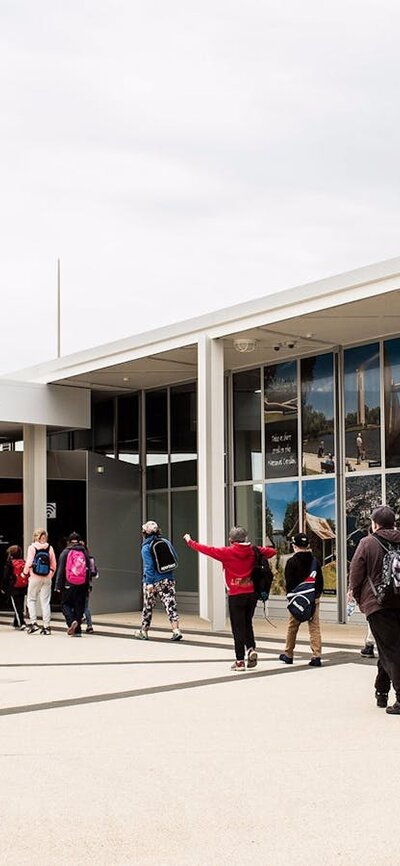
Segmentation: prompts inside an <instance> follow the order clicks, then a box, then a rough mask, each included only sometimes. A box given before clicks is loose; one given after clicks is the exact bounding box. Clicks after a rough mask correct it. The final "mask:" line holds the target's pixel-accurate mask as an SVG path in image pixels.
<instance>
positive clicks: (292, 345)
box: [286, 342, 296, 349]
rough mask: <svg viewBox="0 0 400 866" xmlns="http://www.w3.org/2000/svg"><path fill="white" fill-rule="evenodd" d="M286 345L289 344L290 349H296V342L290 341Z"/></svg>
mask: <svg viewBox="0 0 400 866" xmlns="http://www.w3.org/2000/svg"><path fill="white" fill-rule="evenodd" d="M286 345H287V347H288V349H294V347H295V345H296V343H292V342H290V343H286Z"/></svg>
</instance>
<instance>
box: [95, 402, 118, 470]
mask: <svg viewBox="0 0 400 866" xmlns="http://www.w3.org/2000/svg"><path fill="white" fill-rule="evenodd" d="M92 411H93V430H94V450H95V451H97V452H98V453H99V454H105V455H106V456H107V457H114V454H115V448H114V400H113V399H108V400H102V401H101V402H98V403H94V405H93V410H92Z"/></svg>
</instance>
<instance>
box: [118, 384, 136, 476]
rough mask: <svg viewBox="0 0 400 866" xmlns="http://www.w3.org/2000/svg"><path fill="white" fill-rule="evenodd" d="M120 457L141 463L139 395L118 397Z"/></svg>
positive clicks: (127, 461) (127, 460)
mask: <svg viewBox="0 0 400 866" xmlns="http://www.w3.org/2000/svg"><path fill="white" fill-rule="evenodd" d="M118 459H119V460H124V461H125V463H139V397H138V394H130V395H129V396H127V397H118Z"/></svg>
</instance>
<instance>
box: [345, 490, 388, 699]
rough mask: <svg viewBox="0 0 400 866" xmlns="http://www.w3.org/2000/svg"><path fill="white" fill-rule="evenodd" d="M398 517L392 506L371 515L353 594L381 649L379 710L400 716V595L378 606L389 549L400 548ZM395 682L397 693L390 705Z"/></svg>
mask: <svg viewBox="0 0 400 866" xmlns="http://www.w3.org/2000/svg"><path fill="white" fill-rule="evenodd" d="M395 523H396V515H395V513H394V511H393V509H392V508H389V506H388V505H381V506H380V507H379V508H375V509H374V511H373V512H372V515H371V529H372V533H371V534H369V535H367V536H366V537H365V538H362V539H361V541H360V542H359V544H358V546H357V548H356V551H355V553H354V556H353V559H352V560H351V564H350V575H349V592H351V593H352V594H353V596H354V598H355V600H356V602H357V604H358V606H359V608H360V610H361V611H362V613H364V614H365V616H366V617H367V620H368V624H369V626H370V628H371V632H372V634H373V636H374V638H375V642H376V648H377V650H378V656H379V658H378V673H377V676H376V679H375V698H376V703H377V706H378V707H385V708H386V712H387V713H388V714H389V715H396V716H399V715H400V595H395V594H394V593H393V594H392V595H390V596H389V598H387V599H386V600H385V601H384V603H383V604H378V602H377V600H376V596H375V593H374V585H375V586H376V585H377V584H379V583H380V582H381V580H382V566H383V559H384V556H385V553H386V550H387V549H388V547H389V546H390V547H392V546H394V547H395V548H398V547H399V546H400V532H399V530H398V529H396V526H395ZM391 683H392V684H393V688H394V691H395V694H396V700H395V703H394V704H393V706H388V695H389V691H390V686H391Z"/></svg>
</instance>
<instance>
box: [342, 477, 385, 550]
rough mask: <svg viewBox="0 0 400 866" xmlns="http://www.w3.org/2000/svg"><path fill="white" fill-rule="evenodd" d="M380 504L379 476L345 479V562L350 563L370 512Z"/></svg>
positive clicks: (365, 532) (368, 521)
mask: <svg viewBox="0 0 400 866" xmlns="http://www.w3.org/2000/svg"><path fill="white" fill-rule="evenodd" d="M381 504H382V493H381V476H380V475H359V476H358V478H354V477H353V478H351V477H350V478H347V479H346V537H347V562H348V564H349V563H350V562H351V560H352V558H353V554H354V551H355V549H356V547H357V544H358V542H359V541H360V539H361V538H363V537H364V536H365V535H367V533H368V530H369V527H370V525H371V512H372V511H373V510H374V508H377V507H378V505H381Z"/></svg>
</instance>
